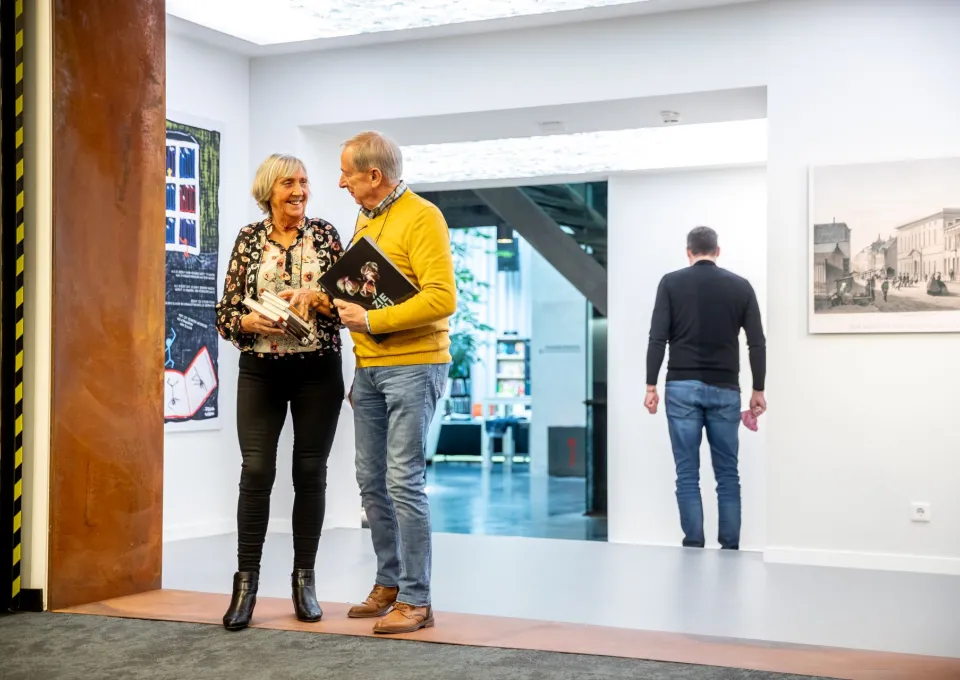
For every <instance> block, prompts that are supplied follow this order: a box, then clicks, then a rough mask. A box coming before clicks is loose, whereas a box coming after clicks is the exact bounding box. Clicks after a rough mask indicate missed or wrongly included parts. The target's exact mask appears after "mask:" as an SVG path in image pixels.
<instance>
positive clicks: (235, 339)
mask: <svg viewBox="0 0 960 680" xmlns="http://www.w3.org/2000/svg"><path fill="white" fill-rule="evenodd" d="M272 231H273V223H272V221H271V220H270V218H267V219H265V220H263V221H261V222H255V223H254V224H250V225H247V226H246V227H243V228H242V229H241V230H240V233H239V234H238V235H237V241H236V243H235V244H234V246H233V253H232V254H231V255H230V264H229V265H228V266H227V276H226V280H225V281H224V284H223V297H221V298H220V302H218V303H217V307H216V312H217V331H218V332H219V333H220V336H221V337H222V338H224V339H225V340H229V341H230V342H232V343H233V344H234V345H236V347H237V348H239V349H240V351H241V352H248V353H252V354H255V355H256V356H258V357H261V358H279V357H285V356H291V357H300V358H302V357H304V356H308V354H309V353H310V352H320V353H321V354H329V353H339V352H340V329H341V328H343V325H342V324H341V323H340V319H339V318H338V317H337V316H336V310H334V318H333V319H330V318H329V317H326V316H323V315H322V314H313V315H311V316H312V317H313V318H312V320H313V323H314V328H315V330H316V334H317V341H316V342H315V343H314V344H313V345H310V346H307V347H303V346H301V345H300V344H299V343H297V342H296V341H295V340H293V338H290V337H288V336H286V335H278V336H261V335H257V334H252V333H245V332H243V331H242V330H241V329H240V317H242V316H243V315H244V314H247V313H248V312H249V310H248V309H247V308H246V307H245V306H244V304H243V299H244V298H245V297H250V298H253V299H254V300H260V297H261V295H262V293H263V291H264V290H269V291H271V292H274V293H280V292H281V291H284V290H287V289H289V288H313V289H318V288H319V283H318V282H317V281H318V279H319V277H320V275H322V274H323V273H324V272H326V271H327V269H329V268H330V267H331V266H332V265H333V263H334V262H336V261H337V260H339V259H340V256H341V255H342V254H343V245H342V244H341V241H340V235H339V234H338V233H337V230H336V229H334V227H333V225H332V224H330V223H328V222H326V221H324V220H321V219H319V218H316V217H312V218H307V219H306V220H305V221H304V223H303V225H302V226H301V227H300V230H299V232H298V233H297V236H296V238H295V239H294V240H293V243H291V244H290V246H289V247H288V248H284V247H283V246H282V245H280V244H279V243H277V242H276V241H274V240H273V239H271V238H270V234H271V232H272Z"/></svg>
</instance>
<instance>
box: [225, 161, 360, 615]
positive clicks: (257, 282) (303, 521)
mask: <svg viewBox="0 0 960 680" xmlns="http://www.w3.org/2000/svg"><path fill="white" fill-rule="evenodd" d="M309 196H310V185H309V183H308V181H307V172H306V169H305V168H304V165H303V163H302V162H301V161H300V160H299V159H297V158H294V157H293V156H287V155H280V154H275V155H273V156H270V157H269V158H267V159H266V160H265V161H264V162H263V163H262V164H261V166H260V169H259V170H258V171H257V175H256V178H255V179H254V182H253V197H254V198H255V199H256V201H257V204H258V205H259V206H260V209H261V210H262V211H263V213H264V214H265V216H266V217H265V218H264V219H263V220H261V221H260V222H256V223H254V224H251V225H248V226H246V227H243V228H242V229H241V230H240V234H239V235H238V236H237V241H236V244H235V245H234V248H233V254H232V255H231V257H230V264H229V265H228V267H227V276H226V281H225V283H224V289H223V297H222V298H221V299H220V302H219V303H218V304H217V330H218V331H219V333H220V335H221V336H222V337H223V338H224V339H226V340H229V341H230V342H232V343H233V344H234V345H236V346H237V347H238V348H239V349H240V352H241V354H240V375H239V382H238V385H237V434H238V435H239V440H240V452H241V454H242V457H243V466H242V468H241V473H240V497H239V502H238V507H237V532H238V535H239V538H238V546H237V561H238V566H237V573H236V574H235V575H234V579H233V597H232V600H231V602H230V607H229V609H228V610H227V612H226V614H225V615H224V617H223V625H224V627H225V628H227V629H228V630H240V629H242V628H245V627H246V626H247V625H248V624H249V622H250V618H251V616H252V614H253V609H254V606H255V605H256V600H257V589H258V586H259V576H260V559H261V555H262V553H263V542H264V538H265V536H266V532H267V522H268V521H269V518H270V491H271V489H272V488H273V482H274V478H275V477H276V460H277V441H278V439H279V437H280V430H281V429H282V428H283V424H284V421H285V420H286V417H287V408H288V405H289V410H290V413H291V415H292V418H293V435H294V441H293V486H294V491H295V498H294V502H293V550H294V558H293V574H292V578H291V581H292V587H293V604H294V610H295V611H296V615H297V618H298V619H300V620H301V621H319V620H320V617H321V616H322V615H323V612H322V611H321V609H320V606H319V605H318V603H317V598H316V592H315V585H314V571H313V569H314V562H315V560H316V555H317V545H318V543H319V540H320V530H321V527H322V526H323V514H324V507H325V491H326V477H327V457H328V456H329V454H330V448H331V446H332V444H333V438H334V435H335V434H336V429H337V422H338V418H339V416H340V406H341V403H342V402H343V397H344V386H343V374H342V373H341V362H340V327H341V326H340V321H339V318H338V317H337V315H336V313H335V312H334V311H333V310H332V309H331V305H330V300H329V299H328V298H327V297H326V296H325V295H324V294H323V293H322V292H321V291H320V289H319V287H318V283H317V282H318V279H319V277H320V276H321V274H323V273H324V272H325V271H326V270H327V269H328V268H329V267H330V266H331V265H332V264H333V263H334V262H336V261H337V259H339V257H340V255H341V253H342V246H341V242H340V237H339V235H338V234H337V231H336V229H334V228H333V226H332V225H331V224H328V223H327V222H325V221H323V220H321V219H318V218H315V217H307V216H306V206H307V199H308V198H309ZM267 291H269V292H272V293H275V294H277V295H279V296H280V297H281V298H284V299H286V300H290V301H291V302H292V303H293V304H294V305H296V306H297V307H298V308H299V309H301V310H303V313H304V316H305V317H306V319H307V320H308V323H309V324H310V325H312V327H313V330H314V331H315V334H316V340H315V341H314V342H313V343H312V344H310V345H308V346H304V345H301V344H300V343H299V342H297V341H296V340H295V339H294V338H292V337H291V336H289V335H287V334H285V333H284V331H283V330H281V329H280V328H278V327H276V326H275V325H273V323H272V322H271V321H269V320H268V319H266V318H265V317H263V316H260V315H259V314H256V313H251V312H250V311H249V310H248V309H247V308H246V307H245V306H244V304H243V300H244V298H246V297H250V298H252V299H254V300H260V299H261V298H262V296H263V295H264V293H265V292H267Z"/></svg>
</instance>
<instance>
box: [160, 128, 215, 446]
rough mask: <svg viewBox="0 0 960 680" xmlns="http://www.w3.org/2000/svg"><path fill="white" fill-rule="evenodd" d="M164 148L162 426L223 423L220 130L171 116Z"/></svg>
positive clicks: (209, 426) (179, 427)
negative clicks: (219, 305)
mask: <svg viewBox="0 0 960 680" xmlns="http://www.w3.org/2000/svg"><path fill="white" fill-rule="evenodd" d="M178 120H179V119H178ZM165 152H166V178H165V181H166V221H165V223H164V233H165V243H166V251H167V264H166V279H167V280H166V336H165V342H164V366H163V368H164V372H163V383H164V385H163V389H164V409H163V420H164V429H165V430H167V431H182V430H207V429H219V427H220V423H219V411H220V409H219V399H218V397H219V379H218V376H219V370H218V359H219V335H218V334H217V328H216V310H215V307H216V304H217V300H218V298H219V295H218V291H219V279H218V272H217V267H218V257H219V250H220V235H219V222H220V210H219V190H220V133H219V132H218V131H215V130H209V129H205V128H202V127H197V126H193V125H187V124H184V123H182V122H175V121H173V120H168V121H167V145H166V150H165Z"/></svg>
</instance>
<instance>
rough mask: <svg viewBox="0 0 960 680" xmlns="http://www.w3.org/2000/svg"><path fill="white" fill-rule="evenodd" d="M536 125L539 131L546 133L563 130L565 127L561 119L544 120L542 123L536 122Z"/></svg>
mask: <svg viewBox="0 0 960 680" xmlns="http://www.w3.org/2000/svg"><path fill="white" fill-rule="evenodd" d="M537 127H539V128H540V132H542V133H544V134H547V135H552V134H556V133H558V132H563V131H564V130H566V129H567V127H566V125H564V124H563V121H562V120H545V121H543V122H542V123H537Z"/></svg>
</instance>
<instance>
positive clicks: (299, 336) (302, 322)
mask: <svg viewBox="0 0 960 680" xmlns="http://www.w3.org/2000/svg"><path fill="white" fill-rule="evenodd" d="M243 304H244V305H246V307H247V309H249V310H250V311H251V312H256V313H257V314H259V315H260V316H262V317H264V318H266V319H269V320H270V321H272V322H273V323H274V324H275V325H276V326H277V327H278V328H282V329H283V330H284V331H286V333H287V335H289V336H290V337H292V338H294V339H295V340H296V341H297V342H299V343H300V344H301V345H303V346H304V347H306V346H308V345H311V344H313V343H314V342H316V340H317V334H316V333H315V332H314V330H313V324H311V323H310V322H308V321H307V320H306V319H304V318H303V317H302V316H300V314H298V313H297V311H296V310H295V309H294V308H293V307H291V306H290V303H288V302H287V301H286V300H284V299H282V298H280V297H278V296H277V295H274V294H273V293H271V292H270V291H264V292H263V295H262V300H261V301H260V302H257V301H256V300H254V299H253V298H250V297H247V298H244V300H243Z"/></svg>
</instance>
